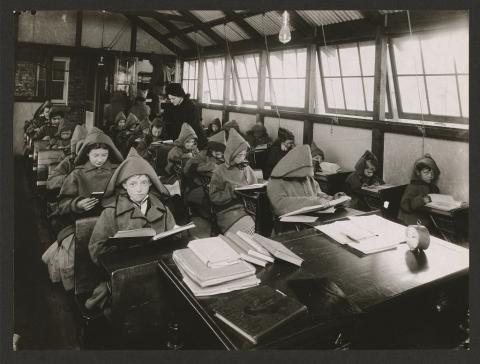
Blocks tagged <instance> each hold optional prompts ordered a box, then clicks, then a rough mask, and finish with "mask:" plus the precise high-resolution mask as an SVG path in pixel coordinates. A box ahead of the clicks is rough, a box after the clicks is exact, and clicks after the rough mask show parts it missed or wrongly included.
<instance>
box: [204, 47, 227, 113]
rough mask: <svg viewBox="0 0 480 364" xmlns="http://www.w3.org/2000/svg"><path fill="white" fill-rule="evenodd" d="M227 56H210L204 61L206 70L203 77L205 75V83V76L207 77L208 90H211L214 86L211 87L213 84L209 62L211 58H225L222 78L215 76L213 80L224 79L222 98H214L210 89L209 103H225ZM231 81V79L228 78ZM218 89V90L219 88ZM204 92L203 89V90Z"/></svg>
mask: <svg viewBox="0 0 480 364" xmlns="http://www.w3.org/2000/svg"><path fill="white" fill-rule="evenodd" d="M226 58H227V57H226V56H220V57H208V58H205V59H204V62H203V65H204V67H205V72H203V77H204V84H205V77H206V78H207V85H208V90H209V91H210V90H211V89H212V88H211V85H210V77H209V73H208V66H207V62H208V61H209V60H212V59H223V72H222V78H214V79H212V80H215V81H219V80H222V81H223V89H222V93H221V94H222V95H221V97H222V98H221V99H213V98H212V92H211V91H210V101H209V103H212V104H223V103H224V101H225V98H224V91H225V82H226V80H225V67H226ZM228 81H230V80H228ZM217 91H218V90H217ZM202 92H203V90H202Z"/></svg>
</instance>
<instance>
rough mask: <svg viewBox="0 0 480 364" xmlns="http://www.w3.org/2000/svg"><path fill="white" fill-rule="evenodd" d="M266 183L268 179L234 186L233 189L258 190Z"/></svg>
mask: <svg viewBox="0 0 480 364" xmlns="http://www.w3.org/2000/svg"><path fill="white" fill-rule="evenodd" d="M267 184H268V181H266V182H263V183H254V184H251V185H246V186H241V187H235V191H248V190H258V189H260V188H263V187H265V186H266V185H267Z"/></svg>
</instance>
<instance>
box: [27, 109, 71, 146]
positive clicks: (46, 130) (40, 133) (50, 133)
mask: <svg viewBox="0 0 480 364" xmlns="http://www.w3.org/2000/svg"><path fill="white" fill-rule="evenodd" d="M63 116H64V114H63V112H62V111H60V110H54V111H51V112H50V119H49V120H47V121H46V122H45V123H44V124H43V125H42V126H41V127H40V128H39V129H38V130H37V131H36V132H35V133H34V134H33V137H32V139H33V140H49V139H51V138H53V137H54V136H55V134H57V132H58V127H59V125H60V124H61V123H62V122H63Z"/></svg>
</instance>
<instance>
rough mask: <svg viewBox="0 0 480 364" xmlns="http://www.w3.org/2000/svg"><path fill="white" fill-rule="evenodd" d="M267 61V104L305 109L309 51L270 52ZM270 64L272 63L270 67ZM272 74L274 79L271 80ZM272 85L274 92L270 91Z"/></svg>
mask: <svg viewBox="0 0 480 364" xmlns="http://www.w3.org/2000/svg"><path fill="white" fill-rule="evenodd" d="M268 58H269V59H268V60H267V75H266V77H267V78H266V82H265V104H266V105H268V104H274V105H275V104H276V105H277V106H286V107H295V108H305V81H306V74H307V49H306V48H302V49H288V50H283V51H278V52H270V54H269V57H268ZM268 63H270V64H269V65H268ZM270 72H271V73H272V77H271V80H270ZM270 83H271V84H272V86H273V90H270Z"/></svg>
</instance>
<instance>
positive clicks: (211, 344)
mask: <svg viewBox="0 0 480 364" xmlns="http://www.w3.org/2000/svg"><path fill="white" fill-rule="evenodd" d="M389 228H391V227H390V226H385V231H386V230H387V229H389ZM400 233H401V231H400V228H399V227H397V229H396V231H395V234H397V235H399V234H400ZM275 240H277V241H280V242H282V243H283V244H284V245H285V246H286V247H287V248H289V249H290V250H291V251H292V252H293V253H295V254H296V255H298V256H299V257H301V258H302V259H303V260H304V262H303V264H302V266H301V267H297V266H295V265H292V264H289V263H286V262H283V261H277V260H276V261H275V263H273V264H268V265H267V266H266V267H264V268H262V267H256V276H257V278H259V279H260V281H261V283H260V286H263V285H265V286H269V287H271V288H273V289H276V290H279V291H280V292H283V293H285V294H286V295H288V296H291V297H295V296H294V294H293V293H292V291H291V289H290V285H289V281H292V280H296V279H299V278H305V277H324V278H328V279H330V280H332V281H333V282H335V283H336V284H337V285H338V286H339V287H340V288H341V289H342V290H343V292H344V293H345V295H346V297H347V298H348V299H349V300H350V301H351V302H353V303H354V304H355V305H357V306H358V307H359V308H360V309H361V310H363V312H364V313H365V314H361V315H360V316H355V317H335V318H331V319H325V318H323V319H319V318H318V317H313V316H311V315H310V314H306V315H304V316H301V317H298V318H297V319H296V320H293V321H292V322H289V323H288V324H286V325H284V326H282V327H281V328H279V329H278V330H275V331H274V332H273V333H271V335H269V336H267V337H265V338H264V340H262V341H260V342H259V343H257V344H252V343H251V342H250V341H248V340H246V339H245V338H243V337H242V336H240V335H239V334H238V333H236V332H235V331H234V330H233V329H232V328H230V327H229V326H228V325H225V324H224V323H223V322H222V321H220V320H218V318H216V317H215V316H214V311H213V308H214V307H216V306H218V305H219V304H220V305H228V301H229V297H236V296H235V294H238V292H229V293H225V294H220V295H215V296H209V297H201V298H199V297H195V295H194V294H193V293H192V292H191V291H190V290H189V289H188V287H187V285H186V284H185V282H183V280H182V275H181V273H180V271H179V270H178V268H177V266H176V265H175V263H174V262H173V260H172V256H171V254H166V255H164V256H162V259H160V261H159V264H158V266H159V268H160V271H161V274H162V275H163V276H164V278H165V282H166V283H165V287H166V288H167V289H168V297H169V306H170V309H171V311H172V317H175V319H176V322H177V323H178V324H179V327H180V332H181V334H182V335H181V337H182V340H183V343H184V344H185V348H190V349H227V350H257V349H319V348H324V349H335V348H338V347H340V346H342V345H345V344H346V343H348V346H349V347H352V348H375V349H382V348H390V347H392V346H393V347H398V348H405V347H409V343H408V342H407V340H408V338H409V335H404V336H401V337H400V338H399V337H395V335H396V334H395V333H396V332H408V331H405V330H415V329H414V328H413V327H415V325H417V324H418V323H419V322H420V323H423V322H424V321H423V320H424V319H425V317H424V316H423V315H435V310H434V309H433V308H434V307H436V306H435V305H436V304H437V299H438V297H439V296H441V297H445V296H446V297H448V299H451V300H452V301H451V302H453V303H452V304H454V305H455V307H460V309H458V310H457V311H455V312H461V313H462V314H463V313H465V311H466V307H467V306H468V270H469V252H468V249H465V248H462V247H459V246H456V245H454V244H450V243H448V242H445V241H443V240H440V239H437V238H434V237H432V240H431V244H430V247H429V249H428V250H426V251H425V252H424V253H421V254H413V253H412V252H410V251H409V249H408V246H407V245H406V244H404V243H403V244H399V245H396V246H395V247H393V249H390V250H385V251H381V252H378V253H373V254H366V255H364V254H359V253H357V252H356V251H354V250H352V249H350V248H349V247H346V246H344V245H342V244H339V243H337V242H335V241H334V240H333V239H331V238H329V237H328V236H327V235H325V234H324V233H322V232H320V231H318V230H315V229H307V230H303V231H300V232H291V233H286V234H282V235H279V236H277V237H276V238H275ZM439 292H441V294H440V293H439ZM248 293H249V289H245V290H242V291H241V294H244V295H248ZM419 315H420V316H419ZM442 318H444V317H443V316H439V317H435V318H433V319H432V322H442V324H441V325H440V323H439V324H438V325H439V326H438V327H437V326H436V327H435V330H436V332H441V331H442V330H450V329H449V328H447V327H446V326H445V327H444V326H442V325H443V321H442ZM387 321H388V322H389V324H388V325H385V322H387ZM447 321H448V320H447ZM448 322H450V321H448ZM392 325H393V326H392ZM445 325H446V324H445ZM395 326H398V327H401V328H402V330H404V331H401V330H396V328H395ZM339 337H340V338H342V340H340V339H339ZM394 338H395V339H394ZM392 340H393V343H392ZM395 340H398V341H395ZM340 342H343V344H342V343H340Z"/></svg>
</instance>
